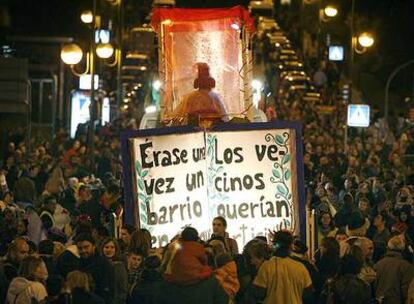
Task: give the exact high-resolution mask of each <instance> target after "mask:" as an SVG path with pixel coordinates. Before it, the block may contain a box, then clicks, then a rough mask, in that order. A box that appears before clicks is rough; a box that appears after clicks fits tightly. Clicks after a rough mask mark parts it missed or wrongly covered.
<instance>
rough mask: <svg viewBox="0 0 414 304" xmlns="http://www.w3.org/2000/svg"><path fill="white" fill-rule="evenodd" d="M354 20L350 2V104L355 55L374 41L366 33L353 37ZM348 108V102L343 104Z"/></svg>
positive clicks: (346, 130) (346, 141)
mask: <svg viewBox="0 0 414 304" xmlns="http://www.w3.org/2000/svg"><path fill="white" fill-rule="evenodd" d="M354 19H355V0H352V4H351V21H350V25H349V30H350V35H351V44H350V50H349V66H348V74H349V75H348V76H349V101H350V102H351V103H352V100H353V96H352V95H353V94H352V90H353V88H352V87H353V86H352V85H353V82H354V61H355V53H357V54H362V53H365V52H366V51H367V49H368V48H370V47H371V46H373V44H374V42H375V40H374V37H373V36H372V35H371V34H370V33H367V32H364V33H362V34H360V35H359V36H358V37H356V36H355V28H354ZM345 106H346V108H348V101H347V102H346V104H345ZM347 150H348V126H347V123H345V134H344V152H347Z"/></svg>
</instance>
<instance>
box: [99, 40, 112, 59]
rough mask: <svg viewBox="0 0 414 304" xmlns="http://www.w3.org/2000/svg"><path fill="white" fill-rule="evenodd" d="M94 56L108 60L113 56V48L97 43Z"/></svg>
mask: <svg viewBox="0 0 414 304" xmlns="http://www.w3.org/2000/svg"><path fill="white" fill-rule="evenodd" d="M96 54H97V55H98V57H99V58H102V59H108V58H110V57H111V56H112V55H113V54H114V47H113V46H112V44H110V43H99V44H98V45H97V46H96Z"/></svg>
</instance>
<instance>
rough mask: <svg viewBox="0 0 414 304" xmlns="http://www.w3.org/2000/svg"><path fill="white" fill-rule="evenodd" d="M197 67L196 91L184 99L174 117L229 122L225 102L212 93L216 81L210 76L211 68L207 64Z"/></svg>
mask: <svg viewBox="0 0 414 304" xmlns="http://www.w3.org/2000/svg"><path fill="white" fill-rule="evenodd" d="M196 67H197V78H196V79H195V80H194V84H193V86H194V89H195V91H193V92H191V93H189V94H187V95H185V96H184V97H183V98H182V100H181V102H180V104H179V105H178V106H177V108H176V109H175V110H174V113H173V114H172V116H173V117H174V118H181V117H185V116H187V115H188V117H189V118H190V119H207V120H213V121H216V120H223V121H227V120H228V118H227V111H226V108H225V107H224V104H223V101H222V100H221V99H220V97H219V96H218V95H217V94H216V93H214V92H213V91H212V89H213V88H214V87H215V86H216V81H215V80H214V78H212V77H211V76H210V67H209V66H208V64H207V63H205V62H198V63H196Z"/></svg>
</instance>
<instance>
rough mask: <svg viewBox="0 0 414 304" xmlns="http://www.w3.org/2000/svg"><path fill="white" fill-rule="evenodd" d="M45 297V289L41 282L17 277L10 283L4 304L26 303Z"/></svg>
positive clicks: (38, 300)
mask: <svg viewBox="0 0 414 304" xmlns="http://www.w3.org/2000/svg"><path fill="white" fill-rule="evenodd" d="M46 297H47V291H46V288H45V287H44V286H43V284H42V283H39V282H35V281H30V280H27V279H26V278H23V277H17V278H14V279H13V281H12V282H11V283H10V286H9V290H8V291H7V298H6V304H28V303H31V302H32V300H35V301H37V302H40V301H42V300H44V299H46Z"/></svg>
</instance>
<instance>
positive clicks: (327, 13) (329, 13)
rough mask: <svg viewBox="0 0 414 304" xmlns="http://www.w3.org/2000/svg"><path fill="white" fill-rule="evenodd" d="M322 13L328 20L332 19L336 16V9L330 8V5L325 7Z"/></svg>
mask: <svg viewBox="0 0 414 304" xmlns="http://www.w3.org/2000/svg"><path fill="white" fill-rule="evenodd" d="M323 11H324V13H325V16H327V17H329V18H333V17H335V16H336V15H338V9H337V8H336V7H334V6H332V5H328V6H326V7H325V9H324V10H323Z"/></svg>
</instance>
